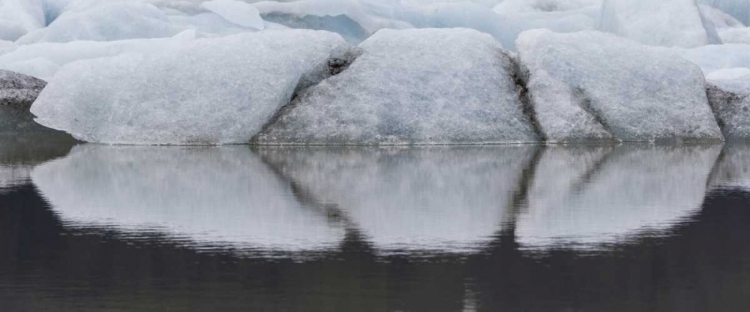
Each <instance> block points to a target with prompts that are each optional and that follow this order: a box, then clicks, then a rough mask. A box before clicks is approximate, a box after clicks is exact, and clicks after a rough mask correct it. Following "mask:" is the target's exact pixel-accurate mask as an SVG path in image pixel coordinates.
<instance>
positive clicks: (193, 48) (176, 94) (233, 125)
mask: <svg viewBox="0 0 750 312" xmlns="http://www.w3.org/2000/svg"><path fill="white" fill-rule="evenodd" d="M348 49H349V47H348V45H347V44H346V43H345V42H344V40H343V39H342V38H341V37H340V36H338V35H336V34H333V33H329V32H318V31H309V30H290V31H265V32H257V33H247V34H240V35H233V36H227V37H222V38H217V39H200V40H196V41H195V42H194V43H192V44H190V45H188V46H186V47H185V48H183V49H180V50H178V51H170V52H166V53H160V54H137V53H132V54H123V55H120V56H116V57H111V58H99V59H93V60H87V61H80V62H74V63H71V64H68V65H66V66H65V67H63V68H62V69H61V70H60V72H58V73H57V74H56V75H55V76H54V78H53V79H52V80H51V81H50V83H49V85H48V86H47V88H45V89H44V91H43V92H42V94H41V95H40V96H39V98H38V99H37V101H36V102H35V103H34V105H33V106H32V108H31V111H32V113H34V114H35V115H36V116H37V117H38V119H37V121H38V122H39V123H40V124H42V125H44V126H47V127H50V128H54V129H58V130H63V131H66V132H68V133H71V134H72V135H73V136H75V137H76V138H79V139H81V140H84V141H89V142H99V143H111V144H226V143H246V142H248V141H249V140H250V138H251V137H252V136H253V135H255V134H256V133H257V132H258V131H259V130H260V129H261V127H262V126H263V125H264V124H265V123H267V122H268V121H269V120H270V119H271V117H272V116H273V115H274V113H275V112H276V111H277V110H278V109H279V108H280V107H281V106H283V105H286V104H287V103H289V101H290V100H291V98H292V95H293V94H294V92H295V90H296V89H297V88H298V87H303V86H305V85H310V84H311V83H313V82H315V81H319V80H320V79H323V78H325V77H326V76H327V75H330V73H329V71H330V68H329V66H328V65H329V64H328V62H329V59H330V58H331V57H333V56H334V54H335V53H346V52H347V51H348Z"/></svg>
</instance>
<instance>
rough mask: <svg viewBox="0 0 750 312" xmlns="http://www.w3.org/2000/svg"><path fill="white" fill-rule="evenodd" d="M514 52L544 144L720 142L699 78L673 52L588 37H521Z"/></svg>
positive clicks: (587, 33) (607, 37) (534, 32)
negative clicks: (589, 141) (522, 71)
mask: <svg viewBox="0 0 750 312" xmlns="http://www.w3.org/2000/svg"><path fill="white" fill-rule="evenodd" d="M517 47H518V50H519V59H520V62H521V65H522V67H523V68H524V72H525V74H524V77H525V80H526V81H527V84H526V85H527V87H528V89H529V95H530V102H531V104H532V105H533V112H534V116H535V120H536V121H537V123H538V125H539V128H540V129H541V131H542V133H543V134H544V135H545V137H546V139H547V140H549V141H553V142H571V141H588V140H612V139H618V140H622V141H682V140H698V141H704V140H706V141H719V140H721V139H722V135H721V131H720V129H719V127H718V125H717V124H716V120H715V119H714V116H713V113H712V112H711V108H710V106H709V105H708V99H707V97H706V92H705V80H704V77H703V73H702V72H701V70H700V68H698V67H697V66H695V65H694V64H691V63H690V62H688V61H686V60H684V59H682V58H681V57H679V55H678V54H676V53H672V52H671V51H669V50H667V49H664V48H656V47H648V46H642V45H640V44H638V43H636V42H633V41H630V40H627V39H622V38H619V37H616V36H613V35H610V34H605V33H601V32H593V31H584V32H579V33H573V34H556V33H553V32H551V31H549V30H531V31H526V32H524V33H522V34H521V36H520V37H519V39H518V42H517ZM583 56H585V57H583Z"/></svg>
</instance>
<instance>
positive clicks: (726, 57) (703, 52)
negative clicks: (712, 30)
mask: <svg viewBox="0 0 750 312" xmlns="http://www.w3.org/2000/svg"><path fill="white" fill-rule="evenodd" d="M674 51H676V52H677V53H678V54H679V55H680V56H682V57H683V58H685V59H687V60H689V61H691V62H693V63H695V64H696V65H698V66H700V68H701V69H703V72H704V73H705V74H707V75H709V74H711V73H712V72H715V71H717V70H723V69H728V68H742V67H745V68H750V57H748V55H750V45H747V44H722V45H708V46H702V47H697V48H692V49H677V48H676V49H674Z"/></svg>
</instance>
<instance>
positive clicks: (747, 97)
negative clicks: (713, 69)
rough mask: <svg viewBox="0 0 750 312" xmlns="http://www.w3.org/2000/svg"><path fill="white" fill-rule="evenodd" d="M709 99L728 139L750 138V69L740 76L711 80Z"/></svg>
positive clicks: (744, 139)
mask: <svg viewBox="0 0 750 312" xmlns="http://www.w3.org/2000/svg"><path fill="white" fill-rule="evenodd" d="M708 101H709V103H711V107H712V108H713V111H714V115H716V119H717V121H718V122H719V126H721V130H722V132H723V133H724V138H725V139H726V140H727V141H736V140H743V141H746V140H750V69H746V71H745V75H744V76H742V77H740V78H736V79H726V80H725V79H721V80H712V81H710V82H709V86H708Z"/></svg>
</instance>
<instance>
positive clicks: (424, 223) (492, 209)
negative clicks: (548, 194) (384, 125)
mask: <svg viewBox="0 0 750 312" xmlns="http://www.w3.org/2000/svg"><path fill="white" fill-rule="evenodd" d="M258 153H259V154H260V156H261V158H262V159H263V160H264V162H266V163H267V164H269V166H270V167H271V168H274V169H273V170H274V171H276V172H278V173H279V174H280V175H281V176H282V177H283V178H284V179H285V180H287V181H289V184H290V185H292V187H293V188H294V190H295V194H298V196H300V197H301V198H304V203H305V206H307V207H318V209H319V210H322V211H327V214H329V215H334V216H337V217H338V218H339V219H340V220H341V222H342V223H344V224H348V226H347V227H348V228H351V229H352V230H354V231H356V232H357V233H360V234H361V235H362V236H363V237H364V239H365V240H366V241H367V242H369V243H371V244H372V246H373V247H374V248H375V249H376V250H377V252H378V253H379V254H390V253H394V252H395V253H398V252H403V251H404V250H409V251H415V250H431V251H440V252H448V253H462V252H471V251H476V250H479V249H482V248H485V247H486V245H487V244H488V243H490V242H492V241H493V240H494V239H495V238H496V235H498V234H499V233H500V232H501V231H503V230H505V227H504V222H505V221H507V220H509V219H511V218H512V215H513V214H514V206H513V205H514V204H515V202H514V199H515V198H517V197H518V196H517V194H518V193H519V192H520V191H519V190H521V189H522V188H523V186H521V183H522V181H523V177H524V170H525V168H527V167H528V166H529V163H530V162H532V161H533V158H534V156H535V155H536V153H537V147H535V146H529V145H520V146H505V145H503V146H451V147H445V146H438V147H435V146H429V147H410V148H405V147H351V148H316V147H261V148H258Z"/></svg>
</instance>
